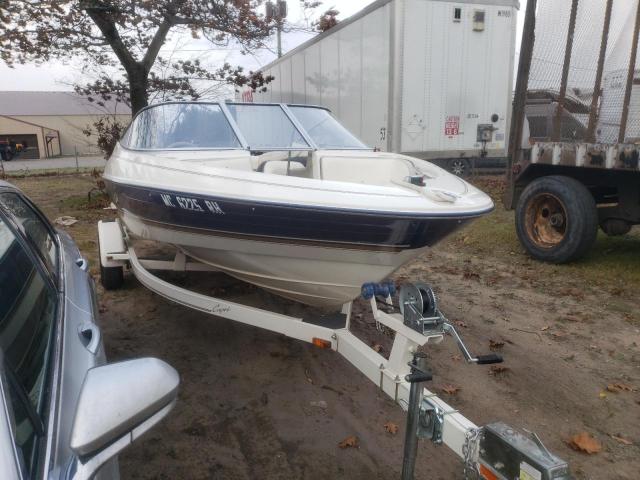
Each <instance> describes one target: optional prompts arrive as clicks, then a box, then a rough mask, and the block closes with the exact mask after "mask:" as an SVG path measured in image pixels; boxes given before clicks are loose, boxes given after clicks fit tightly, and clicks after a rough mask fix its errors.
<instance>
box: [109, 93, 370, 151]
mask: <svg viewBox="0 0 640 480" xmlns="http://www.w3.org/2000/svg"><path fill="white" fill-rule="evenodd" d="M122 143H123V144H124V145H125V146H127V147H129V148H133V149H140V150H198V149H240V148H246V149H248V150H251V151H253V152H264V151H271V150H296V151H300V150H313V149H315V148H321V149H367V147H366V146H365V145H364V144H363V143H362V142H360V141H359V140H358V139H357V138H356V137H354V136H353V135H352V134H351V133H350V132H349V131H348V130H347V129H346V128H344V127H343V126H342V125H340V123H338V121H337V120H336V119H335V118H334V117H333V116H332V115H331V113H329V111H327V110H325V109H323V108H319V107H304V106H299V105H296V106H291V107H288V108H287V107H285V106H283V105H277V104H251V103H225V104H214V103H189V102H184V103H180V102H176V103H165V104H160V105H155V106H152V107H150V108H147V109H145V110H143V111H142V112H140V114H138V116H137V117H136V118H135V119H134V120H133V122H132V123H131V127H130V128H129V130H128V131H127V133H126V135H125V137H124V138H123V142H122Z"/></svg>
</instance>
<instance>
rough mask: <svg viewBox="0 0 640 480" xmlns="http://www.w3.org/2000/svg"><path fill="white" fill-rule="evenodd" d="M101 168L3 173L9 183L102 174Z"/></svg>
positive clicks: (25, 170) (70, 168)
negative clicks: (22, 179) (43, 178)
mask: <svg viewBox="0 0 640 480" xmlns="http://www.w3.org/2000/svg"><path fill="white" fill-rule="evenodd" d="M103 170H104V169H103V168H98V167H80V168H79V169H76V167H65V168H50V169H37V170H29V169H24V170H15V171H10V172H9V171H5V177H6V179H8V180H9V181H11V180H12V179H16V178H28V177H55V176H59V175H81V174H84V173H93V172H94V171H97V172H102V171H103Z"/></svg>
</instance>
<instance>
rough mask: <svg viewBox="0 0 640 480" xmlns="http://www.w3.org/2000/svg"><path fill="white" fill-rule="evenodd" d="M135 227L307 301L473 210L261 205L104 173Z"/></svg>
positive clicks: (385, 271) (399, 255)
mask: <svg viewBox="0 0 640 480" xmlns="http://www.w3.org/2000/svg"><path fill="white" fill-rule="evenodd" d="M107 188H108V190H109V193H110V195H111V197H112V199H113V200H114V201H115V202H116V204H117V206H118V209H119V211H120V215H121V217H122V220H123V222H124V224H125V225H126V227H127V228H128V230H129V231H130V232H131V233H132V234H133V235H135V236H138V237H140V238H144V239H150V240H155V241H158V242H162V243H169V244H174V245H176V246H178V247H179V248H180V249H181V250H182V251H184V252H185V253H186V254H187V255H189V256H190V257H192V258H194V259H197V260H199V261H202V262H204V263H207V264H209V265H212V266H214V267H215V268H217V269H219V270H221V271H224V272H226V273H228V274H229V275H232V276H234V277H236V278H238V279H241V280H243V281H246V282H249V283H252V284H254V285H257V286H260V287H262V288H265V289H267V290H269V291H272V292H274V293H276V294H278V295H280V296H283V297H286V298H289V299H293V300H296V301H299V302H302V303H305V304H308V305H313V306H322V307H336V306H339V305H342V304H344V303H347V302H349V301H351V300H353V299H354V298H356V297H357V296H358V295H359V293H360V288H361V286H362V284H363V283H366V282H379V281H382V280H384V279H385V278H387V277H388V276H389V275H390V274H391V273H392V272H393V271H395V270H396V269H398V268H399V267H401V266H402V265H404V264H405V263H407V262H408V261H410V260H411V259H413V258H415V257H416V256H418V255H420V254H421V253H422V252H423V251H424V250H426V249H427V248H428V247H429V246H431V245H434V244H435V243H437V242H438V241H440V240H441V239H442V238H444V237H445V236H446V235H448V234H450V233H451V232H453V231H455V230H456V229H458V228H460V227H461V226H462V225H463V224H464V223H465V222H466V221H468V220H469V218H455V217H437V216H424V215H422V216H417V215H414V216H411V215H405V216H402V215H390V214H388V213H376V212H354V211H341V210H337V209H331V210H329V209H318V208H301V207H296V206H291V205H273V204H257V203H251V202H243V201H241V200H229V199H220V198H216V197H213V196H209V197H203V196H193V195H185V194H180V193H177V192H170V191H163V190H156V189H150V188H142V187H132V186H126V185H121V184H116V183H114V182H107Z"/></svg>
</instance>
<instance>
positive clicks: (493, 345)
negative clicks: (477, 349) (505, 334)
mask: <svg viewBox="0 0 640 480" xmlns="http://www.w3.org/2000/svg"><path fill="white" fill-rule="evenodd" d="M502 347H504V342H503V341H500V340H489V348H490V349H491V350H500V349H501V348H502Z"/></svg>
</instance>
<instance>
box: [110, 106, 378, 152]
mask: <svg viewBox="0 0 640 480" xmlns="http://www.w3.org/2000/svg"><path fill="white" fill-rule="evenodd" d="M174 104H177V105H185V104H196V105H217V106H218V107H219V108H220V110H221V111H222V113H223V115H224V117H225V119H226V120H227V122H228V123H229V126H230V127H231V129H232V130H233V133H234V135H235V136H236V138H237V140H238V142H239V143H240V145H241V146H240V147H190V148H189V147H187V148H135V147H131V146H129V145H128V141H129V138H128V136H129V134H130V132H131V126H132V125H133V123H134V122H135V121H136V120H137V118H138V116H140V115H141V114H142V113H143V112H145V111H147V110H149V109H152V108H155V107H158V106H160V105H174ZM227 105H251V106H260V105H263V106H277V107H280V109H281V110H282V112H283V113H284V114H285V116H286V117H287V119H288V120H289V121H290V122H291V123H292V124H293V127H294V128H295V129H296V131H297V132H298V133H299V134H300V136H301V137H302V138H303V139H304V141H305V142H306V143H307V144H308V147H269V148H259V149H253V148H251V146H250V145H249V144H248V142H247V140H246V138H245V137H244V135H243V134H242V131H241V130H240V127H239V126H238V124H237V123H236V121H235V120H234V119H233V116H232V115H231V112H229V109H228V108H227ZM289 107H304V108H316V109H320V110H325V111H327V112H329V114H331V110H329V109H328V108H326V107H323V106H320V105H305V104H299V103H270V102H233V101H224V102H197V101H175V100H174V101H169V102H162V103H156V104H152V105H147V106H146V107H144V108H141V109H140V110H139V111H138V113H136V115H135V116H134V117H133V118H132V119H131V122H130V123H129V125H128V126H127V129H126V131H125V133H124V134H123V135H122V137H121V138H120V139H119V140H118V144H119V145H120V146H121V147H122V148H124V149H125V150H132V151H139V152H189V151H206V150H211V151H224V150H247V151H249V152H287V151H292V152H309V151H317V150H336V151H338V150H355V151H373V150H374V149H373V148H371V147H366V146H365V147H342V148H339V149H325V148H319V147H318V145H317V144H316V142H314V141H313V138H311V136H310V135H309V133H308V132H307V131H306V130H305V129H304V127H303V126H302V124H301V123H300V121H299V120H298V118H297V117H296V116H295V114H294V113H293V112H292V111H291V110H290V109H289ZM332 116H333V115H332ZM336 121H338V120H337V119H336ZM338 123H340V122H338ZM340 125H342V124H340ZM345 128H346V127H345ZM347 130H348V129H347ZM349 133H351V132H349ZM351 135H353V133H351ZM354 137H355V135H354ZM356 138H357V137H356Z"/></svg>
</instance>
